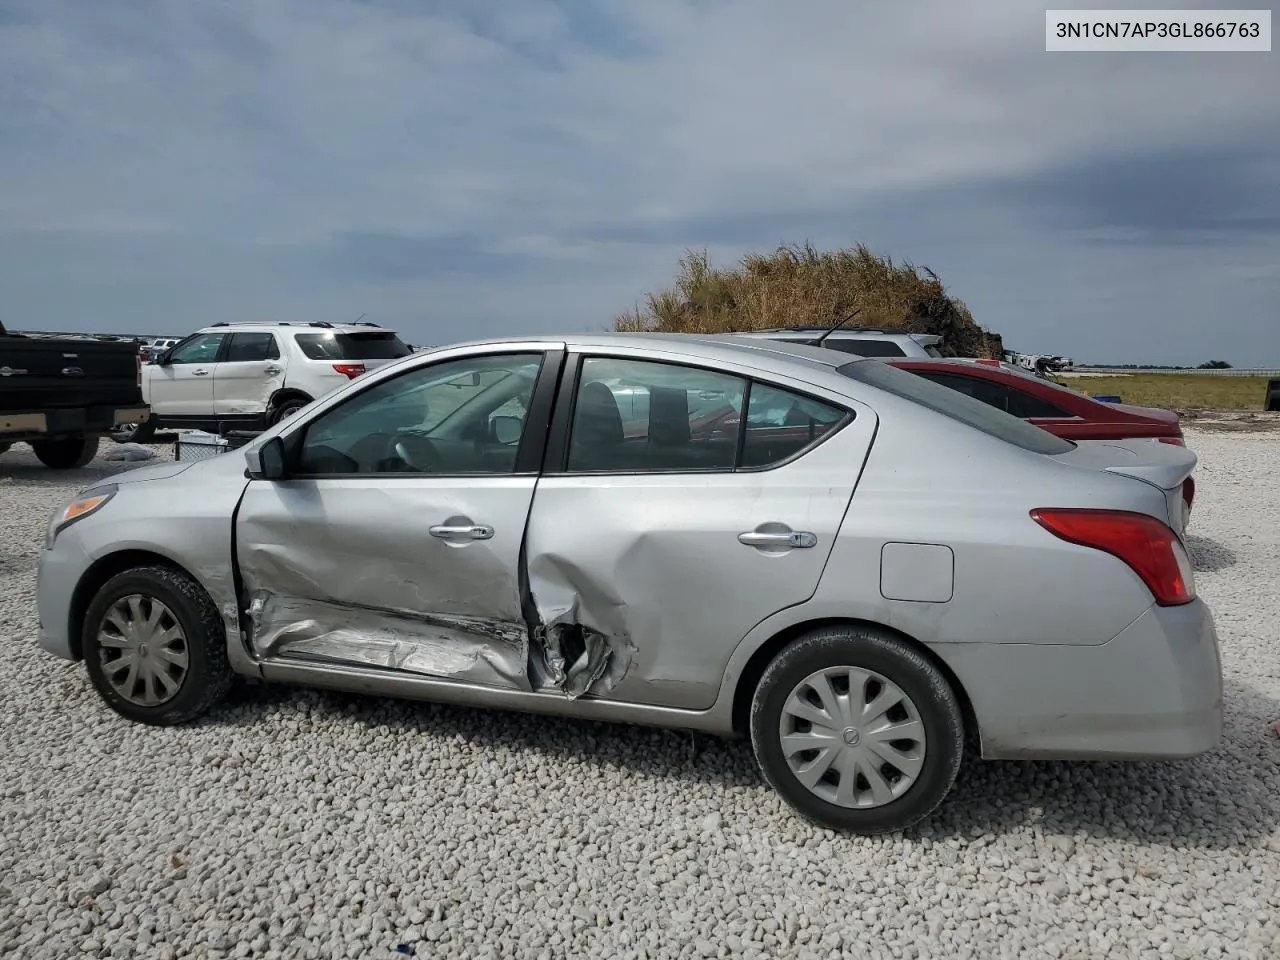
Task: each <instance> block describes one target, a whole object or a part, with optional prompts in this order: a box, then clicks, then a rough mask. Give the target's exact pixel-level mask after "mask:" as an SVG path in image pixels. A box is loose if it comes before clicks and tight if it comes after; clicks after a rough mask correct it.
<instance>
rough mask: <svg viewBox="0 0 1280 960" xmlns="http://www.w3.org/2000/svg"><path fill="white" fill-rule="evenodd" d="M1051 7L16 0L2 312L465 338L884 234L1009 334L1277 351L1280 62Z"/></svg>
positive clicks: (1191, 357)
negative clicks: (365, 327)
mask: <svg viewBox="0 0 1280 960" xmlns="http://www.w3.org/2000/svg"><path fill="white" fill-rule="evenodd" d="M1173 5H1174V4H1171V3H1169V0H1165V2H1164V3H1163V4H1161V6H1166V7H1167V6H1173ZM1229 5H1230V4H1220V6H1229ZM1191 6H1196V7H1200V8H1204V7H1208V6H1212V4H1211V3H1208V2H1205V0H1200V2H1199V3H1196V4H1192V5H1191ZM1044 9H1045V8H1044V6H1043V5H1041V6H1037V5H1034V4H1031V3H1025V2H1012V0H981V2H976V3H967V2H958V0H945V2H943V0H938V2H923V0H921V2H910V3H894V4H889V3H871V2H862V3H859V2H851V0H794V2H789V3H781V2H778V0H626V2H622V0H519V2H518V3H516V2H512V0H502V2H499V0H439V2H430V0H220V2H217V3H206V2H199V3H198V2H196V0H187V2H180V0H172V2H162V0H112V2H110V3H106V2H101V3H95V2H89V0H79V2H69V0H0V291H3V300H0V318H2V319H3V321H4V322H5V324H6V325H8V326H10V327H12V328H19V329H95V330H121V331H128V332H171V333H175V334H178V333H185V332H187V331H189V330H190V329H192V328H194V327H196V326H198V325H203V324H206V323H211V322H214V321H217V320H234V319H246V318H276V319H285V318H296V319H320V320H333V321H340V320H344V319H352V318H354V317H356V316H357V315H359V314H361V313H367V315H368V318H369V319H372V320H377V321H380V322H382V323H385V324H387V325H395V326H397V327H398V328H399V329H401V330H402V331H404V336H405V338H406V339H408V340H410V341H412V342H416V343H443V342H448V341H450V340H457V339H462V338H467V337H471V336H480V335H485V334H506V333H519V332H551V331H556V330H583V329H600V328H604V327H606V326H608V325H609V324H610V323H611V321H612V318H613V317H614V315H615V314H616V313H618V312H619V311H620V310H623V309H626V308H627V307H629V306H631V305H632V304H633V303H634V302H635V301H636V300H637V299H639V298H640V297H642V296H643V294H644V293H645V292H646V291H648V290H650V289H652V288H654V287H656V286H660V285H663V284H665V283H666V282H668V281H669V280H670V278H671V277H672V275H673V273H674V268H675V264H676V261H677V259H678V258H679V257H680V255H681V254H682V252H684V251H685V250H686V249H690V248H703V247H705V248H707V249H709V250H710V252H711V254H712V257H713V259H714V260H716V261H717V262H720V263H726V264H727V263H731V262H733V261H734V260H736V259H737V258H738V257H740V256H741V255H742V254H743V253H744V252H746V251H749V250H766V249H769V248H771V247H773V246H775V245H777V244H779V243H784V242H791V241H805V240H810V241H812V242H814V243H816V244H818V245H822V246H836V245H849V244H853V243H856V242H865V243H867V244H868V245H870V246H871V247H872V248H873V249H875V250H877V251H878V252H882V253H887V254H890V255H892V256H893V257H895V258H899V259H908V260H912V261H914V262H916V263H918V264H926V265H928V266H930V267H932V268H933V269H935V270H936V271H937V272H938V273H939V274H940V275H941V277H942V279H943V280H944V282H946V283H947V285H948V286H949V287H950V289H951V290H952V292H953V293H954V294H955V295H956V296H959V297H961V298H962V299H963V300H965V301H966V302H967V303H968V304H969V306H970V308H971V309H972V310H973V312H974V314H975V316H976V317H977V318H978V319H979V321H980V322H982V323H983V324H985V325H986V326H988V327H990V328H991V329H994V330H998V331H1000V332H1001V333H1003V334H1004V336H1005V342H1006V344H1007V345H1008V346H1010V347H1012V348H1014V349H1020V350H1023V351H1027V352H1057V353H1066V354H1070V355H1072V356H1074V357H1076V358H1077V359H1078V360H1094V361H1103V362H1108V361H1109V362H1129V361H1147V362H1163V363H1181V362H1190V363H1197V362H1200V361H1202V360H1206V359H1210V358H1213V359H1219V358H1220V359H1225V360H1228V361H1230V362H1232V363H1234V364H1236V365H1237V366H1240V365H1270V366H1280V54H1275V53H1249V54H1230V53H1204V54H1168V53H1165V54H1136V53H1133V54H1114V53H1111V54H1099V53H1091V54H1087V53H1052V54H1048V53H1046V52H1045V51H1044V29H1045V28H1044Z"/></svg>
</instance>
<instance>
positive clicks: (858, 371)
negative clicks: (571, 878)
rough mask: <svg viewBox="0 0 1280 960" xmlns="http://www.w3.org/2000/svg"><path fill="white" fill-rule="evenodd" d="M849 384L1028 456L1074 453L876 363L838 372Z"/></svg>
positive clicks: (1010, 419)
mask: <svg viewBox="0 0 1280 960" xmlns="http://www.w3.org/2000/svg"><path fill="white" fill-rule="evenodd" d="M838 372H840V373H842V374H844V376H846V377H848V378H849V379H850V380H857V381H858V382H859V383H865V384H867V385H868V386H871V387H875V388H877V389H879V390H884V391H885V392H886V393H891V394H893V395H894V396H896V397H902V398H903V399H904V400H910V401H911V402H913V403H918V404H920V405H921V406H922V407H927V408H928V409H930V410H932V411H934V412H935V413H940V414H942V415H943V416H945V417H950V418H951V419H952V420H959V421H960V422H961V423H963V424H966V425H967V426H970V427H973V428H974V429H975V430H981V431H982V432H983V433H985V434H987V435H988V436H991V437H996V438H997V439H999V440H1004V441H1005V442H1006V443H1012V444H1014V445H1015V446H1018V447H1021V448H1022V449H1023V450H1030V451H1031V452H1032V453H1043V454H1045V455H1046V456H1056V455H1058V454H1062V453H1068V452H1070V451H1071V450H1074V449H1075V444H1074V443H1072V442H1071V441H1069V440H1063V439H1061V438H1059V437H1055V436H1054V435H1053V434H1052V433H1049V432H1048V431H1047V430H1041V429H1040V428H1039V427H1036V426H1032V425H1031V424H1029V423H1027V422H1026V421H1025V420H1020V419H1018V418H1017V417H1015V416H1012V415H1011V414H1008V413H1005V412H1004V411H1003V410H997V409H996V408H995V407H993V406H990V405H988V404H986V403H983V402H982V401H981V400H975V399H974V398H973V397H970V396H966V395H965V394H963V393H959V392H958V391H955V390H952V389H951V388H950V387H944V386H941V385H940V384H937V383H934V382H932V381H930V380H926V379H925V378H924V377H918V376H916V375H914V374H911V373H908V372H907V371H905V370H899V369H897V368H896V367H891V366H889V365H888V364H887V363H881V362H879V361H869V360H861V361H854V362H853V363H846V364H845V365H844V366H842V367H839V368H838Z"/></svg>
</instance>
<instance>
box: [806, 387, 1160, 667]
mask: <svg viewBox="0 0 1280 960" xmlns="http://www.w3.org/2000/svg"><path fill="white" fill-rule="evenodd" d="M888 400H889V398H886V401H885V402H883V403H879V404H877V405H876V406H877V413H878V414H879V415H880V418H881V420H880V430H879V431H878V434H877V437H876V441H875V444H874V446H873V447H872V450H871V454H870V456H869V457H868V460H867V463H866V466H865V468H864V470H863V475H862V479H861V480H860V482H859V484H858V488H857V491H856V492H855V494H854V497H853V500H852V502H851V504H850V507H849V511H848V513H847V514H846V517H845V522H844V525H843V526H842V527H841V530H840V535H839V537H838V539H837V542H836V545H835V548H834V549H833V551H832V555H831V559H830V561H829V563H828V565H827V569H826V571H825V572H824V575H823V579H822V583H821V585H820V586H819V589H818V591H817V593H816V594H815V596H814V603H815V604H816V605H818V607H819V608H820V609H821V610H823V611H831V613H830V615H836V616H855V617H859V618H864V619H867V620H871V621H873V622H877V623H882V624H885V625H887V626H890V627H893V628H895V629H898V630H901V631H902V632H904V633H906V634H908V635H910V636H912V637H915V638H916V639H918V640H920V641H922V642H925V643H930V644H954V643H1020V644H1027V643H1031V644H1101V643H1106V642H1107V641H1108V640H1110V639H1112V638H1113V637H1115V636H1116V635H1117V634H1119V633H1120V632H1121V631H1122V630H1124V628H1125V627H1126V626H1128V625H1129V624H1130V623H1132V622H1133V621H1134V620H1135V619H1137V618H1138V617H1139V616H1141V615H1142V613H1143V612H1144V611H1145V610H1146V609H1147V608H1149V607H1150V606H1151V604H1152V597H1151V595H1150V593H1149V592H1148V590H1147V588H1146V586H1145V585H1144V584H1143V583H1142V581H1141V580H1140V579H1139V578H1138V576H1137V575H1136V574H1135V573H1133V571H1132V570H1130V569H1129V567H1128V566H1127V565H1126V564H1124V563H1123V562H1122V561H1120V560H1118V559H1117V558H1115V557H1112V556H1110V555H1108V554H1105V553H1102V552H1100V551H1097V550H1091V549H1088V548H1085V547H1080V546H1078V545H1075V544H1069V543H1066V542H1065V541H1062V540H1059V539H1058V538H1057V537H1055V536H1053V535H1052V534H1050V533H1049V532H1048V531H1046V530H1044V529H1043V528H1041V527H1040V526H1039V524H1037V523H1036V522H1035V521H1034V520H1032V519H1031V517H1030V515H1029V514H1030V511H1031V510H1033V509H1035V508H1037V507H1050V506H1059V507H1086V506H1106V507H1111V508H1115V509H1135V510H1141V511H1142V512H1147V513H1151V512H1156V513H1163V512H1164V498H1163V496H1162V494H1161V493H1160V491H1158V490H1156V489H1155V488H1154V487H1151V486H1149V485H1147V484H1145V483H1142V482H1141V481H1137V480H1133V479H1131V478H1127V477H1119V476H1114V475H1110V474H1104V473H1101V472H1097V471H1093V470H1086V469H1080V468H1076V467H1070V466H1066V465H1063V464H1059V463H1056V462H1055V461H1053V460H1051V459H1050V458H1048V457H1043V456H1040V455H1038V454H1033V453H1029V452H1026V451H1023V450H1021V449H1020V448H1018V447H1015V446H1013V445H1011V444H1007V443H1004V442H1003V441H1000V440H996V439H995V438H991V437H988V436H986V435H985V434H982V433H981V432H979V431H977V430H974V429H972V428H969V427H967V426H964V425H963V424H960V423H955V422H952V421H949V420H947V419H946V418H943V417H938V416H934V415H932V414H930V413H928V412H927V411H924V410H922V409H920V408H915V407H914V406H913V405H909V404H903V403H901V402H898V401H896V398H894V402H888ZM888 542H907V543H921V544H941V545H945V546H947V547H950V548H951V550H952V552H953V554H954V558H955V561H954V587H953V593H952V596H951V598H950V599H949V600H946V601H945V602H923V601H913V600H890V599H886V598H885V597H883V596H881V592H880V589H879V586H880V570H881V557H882V551H883V548H884V545H885V544H886V543H888ZM837 610H843V611H845V612H844V613H841V614H837V613H835V611H837Z"/></svg>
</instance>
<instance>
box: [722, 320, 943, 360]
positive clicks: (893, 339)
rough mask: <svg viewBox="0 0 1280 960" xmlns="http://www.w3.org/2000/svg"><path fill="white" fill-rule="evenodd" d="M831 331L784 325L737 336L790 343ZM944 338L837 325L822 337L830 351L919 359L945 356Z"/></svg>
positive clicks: (807, 339) (806, 339) (864, 355)
mask: <svg viewBox="0 0 1280 960" xmlns="http://www.w3.org/2000/svg"><path fill="white" fill-rule="evenodd" d="M826 333H827V331H826V330H825V329H823V328H822V327H781V328H778V329H776V330H750V331H744V332H742V333H735V334H733V335H734V336H735V337H760V338H762V339H765V340H785V341H787V342H788V343H815V342H816V341H817V340H818V339H819V338H820V337H823V335H824V334H826ZM941 342H942V338H941V337H939V336H935V335H934V334H931V333H903V332H902V331H901V330H881V329H878V328H874V327H837V328H836V329H835V330H833V331H831V333H830V334H829V335H827V336H825V337H824V338H823V340H822V346H824V347H826V348H827V349H828V350H839V351H841V352H842V353H854V354H857V355H858V356H862V357H912V358H914V359H918V360H928V359H936V358H938V357H941V356H942V351H940V350H939V349H938V344H940V343H941Z"/></svg>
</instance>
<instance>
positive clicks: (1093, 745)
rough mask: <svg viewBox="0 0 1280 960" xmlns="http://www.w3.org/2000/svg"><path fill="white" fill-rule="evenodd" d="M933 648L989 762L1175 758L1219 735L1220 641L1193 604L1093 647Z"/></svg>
mask: <svg viewBox="0 0 1280 960" xmlns="http://www.w3.org/2000/svg"><path fill="white" fill-rule="evenodd" d="M971 647H973V648H981V649H969V648H971ZM934 649H935V651H936V652H937V653H938V655H939V656H940V657H942V658H943V659H944V660H945V661H946V662H947V663H948V664H949V665H950V666H951V667H952V669H953V670H954V671H955V673H956V675H957V677H958V679H959V680H960V682H961V684H962V685H963V686H964V687H965V690H966V692H967V693H968V694H969V698H970V700H971V702H972V703H973V707H974V712H975V714H976V716H977V719H978V725H979V728H980V734H981V739H982V756H983V757H985V758H989V759H1004V760H1014V759H1056V760H1142V759H1159V758H1181V757H1192V756H1196V755H1197V754H1200V753H1204V752H1205V751H1207V750H1211V749H1213V748H1214V747H1215V746H1217V744H1218V742H1219V740H1220V739H1221V737H1222V665H1221V660H1220V658H1219V652H1218V638H1217V633H1216V630H1215V628H1214V624H1213V617H1212V615H1211V614H1210V612H1209V608H1208V607H1206V606H1205V605H1204V604H1203V603H1202V602H1201V601H1199V600H1195V601H1193V602H1191V603H1189V604H1186V605H1183V606H1179V607H1158V606H1152V607H1151V608H1150V609H1148V610H1147V611H1146V612H1145V613H1143V614H1142V616H1140V617H1139V618H1138V619H1137V620H1135V621H1134V622H1133V623H1131V624H1130V625H1129V626H1128V627H1126V628H1125V629H1124V630H1123V631H1122V632H1121V633H1120V634H1119V636H1117V637H1115V638H1114V639H1112V640H1110V641H1109V642H1107V643H1104V644H1100V645H1095V646H1065V645H1046V644H952V645H938V646H936V647H935V648H934Z"/></svg>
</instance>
